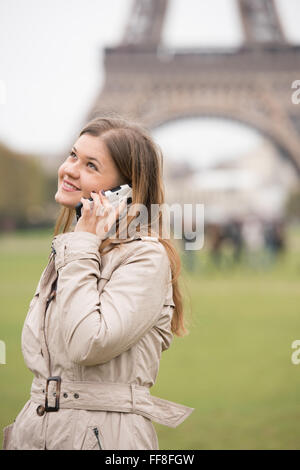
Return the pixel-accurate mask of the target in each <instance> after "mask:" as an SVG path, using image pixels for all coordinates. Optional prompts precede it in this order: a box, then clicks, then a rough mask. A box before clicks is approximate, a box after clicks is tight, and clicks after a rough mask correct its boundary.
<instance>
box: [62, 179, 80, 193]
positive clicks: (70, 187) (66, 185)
mask: <svg viewBox="0 0 300 470" xmlns="http://www.w3.org/2000/svg"><path fill="white" fill-rule="evenodd" d="M62 189H64V190H65V191H80V189H78V188H75V186H73V185H72V184H69V183H67V182H66V181H63V182H62Z"/></svg>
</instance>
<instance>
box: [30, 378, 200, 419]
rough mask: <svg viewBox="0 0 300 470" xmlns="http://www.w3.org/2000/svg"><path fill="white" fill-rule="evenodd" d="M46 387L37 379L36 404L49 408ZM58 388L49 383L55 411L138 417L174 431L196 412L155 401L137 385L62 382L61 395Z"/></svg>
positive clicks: (33, 394)
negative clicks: (119, 414)
mask: <svg viewBox="0 0 300 470" xmlns="http://www.w3.org/2000/svg"><path fill="white" fill-rule="evenodd" d="M50 379H51V378H50ZM46 385H47V381H46V380H41V379H37V378H36V377H35V378H34V379H33V382H32V386H31V400H32V401H33V402H35V403H38V404H39V405H45V398H46ZM56 385H57V384H56V383H55V381H52V379H51V380H50V381H49V379H48V393H47V398H48V407H55V404H57V403H58V402H59V409H60V408H69V409H76V410H90V411H116V412H120V413H135V414H139V415H142V416H145V417H146V418H149V419H150V420H151V421H155V422H157V423H159V424H163V425H165V426H169V427H171V428H175V427H177V426H178V425H179V424H181V423H182V422H183V421H184V420H185V419H186V418H187V417H188V416H189V415H190V414H191V413H192V412H193V411H194V408H189V407H188V406H185V405H181V404H179V403H174V402H172V401H169V400H164V399H163V398H158V397H155V396H153V395H151V394H150V391H149V388H148V387H145V386H142V385H137V384H126V383H115V382H101V383H95V382H67V381H65V380H61V383H60V389H59V392H58V394H57V390H58V389H57V386H56ZM46 411H47V410H46Z"/></svg>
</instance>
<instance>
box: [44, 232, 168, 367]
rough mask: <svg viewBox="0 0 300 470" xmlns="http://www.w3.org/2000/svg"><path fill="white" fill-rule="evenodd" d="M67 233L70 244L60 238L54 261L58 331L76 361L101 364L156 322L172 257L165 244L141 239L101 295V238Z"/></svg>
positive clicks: (164, 295)
mask: <svg viewBox="0 0 300 470" xmlns="http://www.w3.org/2000/svg"><path fill="white" fill-rule="evenodd" d="M68 235H70V236H69V237H68V243H67V244H66V243H65V242H64V238H63V236H62V238H60V239H57V240H56V241H54V243H53V245H52V246H54V248H55V250H56V251H57V253H60V256H58V257H57V258H56V261H55V262H56V267H57V269H58V272H59V278H58V283H57V296H56V301H57V306H58V309H59V310H58V311H59V321H60V329H61V332H62V336H63V339H64V342H65V345H66V348H67V351H68V354H69V357H70V359H71V360H72V361H73V362H75V363H78V364H81V365H86V366H92V365H96V364H102V363H105V362H107V361H110V360H111V359H113V358H114V357H116V356H118V355H119V354H121V353H122V352H124V351H126V350H127V349H129V348H130V347H131V346H132V345H134V344H135V343H136V342H138V340H139V339H140V338H141V337H142V336H143V335H144V334H145V333H146V332H147V331H148V330H150V329H151V328H152V327H153V326H154V324H155V323H156V321H157V320H158V318H159V315H160V313H161V310H162V308H163V305H164V301H165V297H166V293H167V288H168V281H169V279H170V277H169V276H170V264H169V258H168V255H167V253H166V251H165V248H164V247H163V245H161V243H159V242H156V241H140V243H139V246H138V248H136V249H135V251H134V252H133V253H131V254H130V255H129V257H128V258H127V259H125V261H123V263H122V264H121V265H120V266H118V267H117V268H116V269H115V271H114V272H113V273H112V276H111V278H110V280H109V281H108V282H107V283H106V285H105V287H104V289H103V291H102V292H101V294H99V291H98V287H97V284H98V281H99V279H100V277H101V256H100V254H99V252H98V248H99V245H100V241H99V239H98V237H97V236H96V235H94V234H92V233H89V232H72V233H71V234H68ZM135 246H137V245H136V244H135Z"/></svg>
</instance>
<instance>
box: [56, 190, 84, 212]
mask: <svg viewBox="0 0 300 470" xmlns="http://www.w3.org/2000/svg"><path fill="white" fill-rule="evenodd" d="M54 199H55V201H56V202H57V203H58V204H60V205H61V206H64V207H66V208H68V209H74V208H75V206H76V204H78V202H80V198H79V200H78V201H76V200H75V201H74V197H70V196H68V194H66V195H64V194H62V193H61V191H60V190H58V191H57V193H56V194H55V196H54Z"/></svg>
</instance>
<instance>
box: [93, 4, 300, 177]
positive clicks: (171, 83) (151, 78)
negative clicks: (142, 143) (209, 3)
mask: <svg viewBox="0 0 300 470" xmlns="http://www.w3.org/2000/svg"><path fill="white" fill-rule="evenodd" d="M237 5H238V7H239V12H240V16H241V20H242V25H243V28H244V37H245V40H244V43H243V45H242V46H241V47H239V48H234V49H203V48H193V49H186V48H185V49H177V50H176V49H175V50H170V49H168V48H166V47H163V46H162V44H161V36H162V29H163V25H164V18H165V15H166V13H167V8H168V1H167V0H134V3H133V9H132V12H131V13H130V15H129V20H128V23H127V27H126V29H125V32H124V36H123V39H122V41H121V43H120V44H119V45H118V46H116V47H110V48H106V49H105V62H104V64H105V74H106V79H105V83H104V86H103V88H102V89H101V91H100V93H99V96H98V97H97V99H96V102H95V104H94V106H93V107H92V109H91V111H90V113H89V115H88V118H89V119H90V118H92V117H94V116H96V115H99V114H105V113H116V114H121V115H123V116H125V117H128V118H130V119H134V120H138V121H139V122H141V123H143V124H144V125H145V126H147V127H148V128H150V129H155V128H156V127H158V126H161V125H162V124H164V123H166V122H168V121H172V120H175V119H182V118H185V117H201V116H203V117H204V116H206V117H207V116H209V117H221V118H225V119H230V120H233V121H238V122H241V123H244V124H246V125H248V126H250V127H252V128H255V129H256V130H258V131H259V132H260V133H262V134H264V135H265V136H267V137H268V138H270V139H271V141H272V142H273V143H274V144H275V146H276V147H277V148H278V149H279V150H280V153H281V154H282V155H283V156H285V157H286V158H288V159H289V161H290V162H291V164H292V165H293V167H294V169H295V171H296V173H297V175H298V176H300V104H299V105H296V104H294V103H293V101H292V94H293V92H294V91H295V90H293V88H292V84H293V82H295V80H297V79H300V47H299V46H295V45H291V44H289V43H288V41H287V40H286V38H285V36H284V32H283V29H282V27H281V24H280V19H279V16H278V13H277V11H276V8H275V3H274V1H273V0H237Z"/></svg>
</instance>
